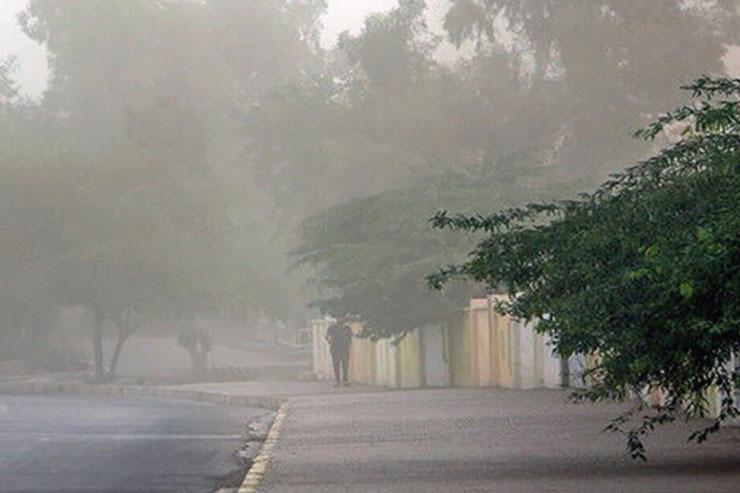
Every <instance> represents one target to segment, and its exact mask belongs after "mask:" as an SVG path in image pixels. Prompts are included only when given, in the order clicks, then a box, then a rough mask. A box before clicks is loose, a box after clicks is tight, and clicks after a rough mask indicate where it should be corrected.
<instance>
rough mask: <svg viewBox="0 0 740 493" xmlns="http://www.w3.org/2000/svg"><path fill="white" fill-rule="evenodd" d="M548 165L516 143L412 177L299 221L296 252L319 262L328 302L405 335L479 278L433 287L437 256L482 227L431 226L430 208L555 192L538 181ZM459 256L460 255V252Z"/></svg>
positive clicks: (333, 311)
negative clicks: (440, 289) (496, 154)
mask: <svg viewBox="0 0 740 493" xmlns="http://www.w3.org/2000/svg"><path fill="white" fill-rule="evenodd" d="M540 172H542V168H541V166H540V165H539V163H538V156H537V155H536V154H533V153H519V154H517V155H512V156H508V157H507V158H506V159H501V160H500V161H498V162H490V161H489V162H486V163H484V164H482V165H480V166H476V167H467V168H458V169H457V170H456V171H450V172H446V173H443V174H440V175H437V176H428V177H424V178H421V177H420V178H419V179H418V181H417V183H416V184H415V185H414V186H410V187H407V188H401V189H398V190H392V191H387V192H383V193H381V194H377V195H373V196H370V197H366V198H362V199H356V200H353V201H349V202H346V203H344V204H341V205H338V206H335V207H332V208H329V209H327V210H326V211H323V212H321V213H318V214H316V215H314V216H311V217H310V218H308V219H307V220H306V221H304V222H303V223H302V225H301V227H300V233H301V236H300V238H301V240H300V244H299V246H298V248H297V249H296V250H294V252H293V255H294V256H295V258H296V261H297V262H298V263H299V264H308V265H310V266H311V267H313V269H312V270H313V276H312V280H313V282H314V283H315V284H316V285H317V287H318V291H319V293H320V298H319V299H317V300H316V301H314V303H313V306H315V307H317V308H319V309H320V310H321V311H322V312H324V313H327V314H330V315H334V316H341V315H345V314H350V315H353V316H355V317H358V319H359V320H361V321H362V322H363V323H364V325H365V335H367V336H370V337H393V338H399V337H402V336H403V335H405V334H406V333H407V332H409V331H412V330H414V329H416V328H420V327H423V326H424V325H426V324H436V323H440V322H444V321H445V320H447V319H448V317H449V316H450V315H452V314H455V313H456V312H457V311H459V310H460V309H461V308H463V307H464V306H465V305H466V303H467V300H468V299H469V298H470V297H472V296H475V295H479V294H482V293H481V288H480V287H479V286H471V285H468V286H454V288H453V289H451V291H449V292H447V293H446V295H445V296H441V295H439V294H438V293H434V292H432V291H431V290H429V288H428V286H427V285H426V283H425V282H424V277H425V275H426V274H427V273H428V272H429V271H430V268H431V269H432V270H434V267H433V266H444V265H447V264H449V263H451V262H455V261H458V262H461V261H463V260H464V258H465V254H466V253H467V252H468V251H470V250H471V249H472V248H473V246H474V245H475V242H476V237H475V236H473V235H471V236H468V237H464V236H456V235H454V234H450V232H446V231H444V232H443V231H435V230H434V229H432V228H430V227H429V224H428V221H427V220H426V218H428V217H431V214H433V213H434V211H436V210H438V209H439V207H440V204H446V206H448V207H453V208H454V207H460V208H463V209H465V210H468V211H471V213H476V212H478V213H480V212H483V211H485V210H490V209H499V208H504V207H507V206H513V205H516V204H522V203H524V202H526V201H527V200H532V199H534V198H535V197H546V196H552V193H553V190H543V189H539V188H537V186H536V185H533V184H532V181H531V178H533V177H535V176H537V174H538V173H540ZM455 259H457V260H455Z"/></svg>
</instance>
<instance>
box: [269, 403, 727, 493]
mask: <svg viewBox="0 0 740 493" xmlns="http://www.w3.org/2000/svg"><path fill="white" fill-rule="evenodd" d="M565 397H566V394H565V393H564V392H559V391H545V390H531V391H506V390H470V389H469V390H466V389H455V390H426V391H396V392H384V393H367V394H360V393H350V394H343V393H336V392H331V391H330V392H328V393H327V394H325V395H311V396H302V397H296V398H294V400H293V403H292V405H291V408H290V410H289V412H288V415H287V418H286V419H285V421H284V422H283V427H282V432H281V434H280V437H279V439H278V442H277V446H276V447H275V449H274V456H273V458H272V462H271V463H270V466H269V467H268V469H267V474H266V476H265V478H264V481H263V483H262V489H261V490H260V491H264V492H270V493H283V492H285V493H299V492H300V493H303V492H317V491H320V492H337V493H339V492H358V491H359V492H368V493H370V492H373V493H374V492H424V493H426V492H445V493H447V492H468V491H470V492H478V491H491V492H541V491H562V492H568V493H573V492H670V493H679V492H692V493H695V492H723V491H726V492H738V491H740V429H729V430H726V431H724V432H722V433H721V434H720V435H719V436H715V437H713V438H712V439H711V440H710V441H709V442H708V443H706V444H703V445H700V446H697V445H694V444H686V436H687V435H688V428H685V427H673V428H671V429H668V430H661V432H659V433H657V434H656V436H655V437H654V439H653V440H651V441H650V442H649V449H648V452H649V454H650V457H651V459H650V461H649V462H648V463H647V464H643V463H640V462H635V461H632V460H630V459H628V458H626V457H625V455H624V445H623V441H622V438H621V437H619V436H617V435H614V434H604V433H600V430H601V429H602V428H603V426H604V425H605V423H606V422H607V420H608V419H609V418H610V417H613V416H615V413H616V412H617V407H616V406H591V405H583V406H575V405H566V404H565V401H566V399H565Z"/></svg>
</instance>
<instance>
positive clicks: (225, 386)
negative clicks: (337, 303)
mask: <svg viewBox="0 0 740 493" xmlns="http://www.w3.org/2000/svg"><path fill="white" fill-rule="evenodd" d="M166 388H171V389H178V390H196V391H202V392H213V393H216V394H226V395H230V396H238V397H298V396H306V395H338V394H357V393H367V392H373V393H377V392H382V390H383V389H381V388H379V387H370V386H368V385H357V384H353V385H350V386H347V387H339V388H335V387H332V384H330V383H328V382H295V381H250V382H219V383H193V384H184V385H168V386H166Z"/></svg>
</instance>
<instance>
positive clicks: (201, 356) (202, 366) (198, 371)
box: [190, 348, 208, 377]
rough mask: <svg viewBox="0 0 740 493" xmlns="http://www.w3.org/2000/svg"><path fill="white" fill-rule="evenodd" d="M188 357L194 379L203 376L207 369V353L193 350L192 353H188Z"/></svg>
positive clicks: (196, 349)
mask: <svg viewBox="0 0 740 493" xmlns="http://www.w3.org/2000/svg"><path fill="white" fill-rule="evenodd" d="M190 357H191V358H192V361H193V375H195V376H196V377H202V376H203V375H205V374H206V371H207V369H208V368H207V367H208V353H207V352H205V351H203V350H201V349H199V348H195V349H194V350H193V351H190Z"/></svg>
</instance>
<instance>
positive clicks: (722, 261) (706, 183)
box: [430, 78, 740, 458]
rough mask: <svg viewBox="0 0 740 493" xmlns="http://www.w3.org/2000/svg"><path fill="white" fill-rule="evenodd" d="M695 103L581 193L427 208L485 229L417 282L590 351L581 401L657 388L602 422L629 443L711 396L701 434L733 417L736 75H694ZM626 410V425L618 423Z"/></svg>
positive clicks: (634, 446)
mask: <svg viewBox="0 0 740 493" xmlns="http://www.w3.org/2000/svg"><path fill="white" fill-rule="evenodd" d="M687 89H688V90H689V91H690V92H691V93H692V94H693V95H694V96H695V97H696V98H697V100H696V101H694V102H692V104H690V105H688V106H685V107H681V108H680V109H679V110H677V111H675V112H673V113H669V114H667V115H665V116H663V117H660V118H659V119H658V120H656V122H655V123H653V124H651V125H650V126H648V127H647V128H646V129H645V130H643V131H641V132H640V133H639V135H640V136H643V137H645V138H647V139H654V138H656V137H658V136H659V135H661V134H662V133H663V132H664V131H666V130H672V129H675V128H676V127H678V128H679V129H681V130H682V138H681V139H680V140H679V141H678V142H677V143H675V144H673V145H670V146H668V147H666V148H665V149H664V150H662V151H660V152H659V153H658V154H657V155H655V156H654V157H651V158H649V159H648V160H646V161H644V162H641V163H638V164H637V165H635V166H633V167H630V168H627V169H626V170H625V171H624V172H621V173H618V174H616V175H614V176H613V177H612V178H611V179H610V180H609V181H607V182H605V183H604V184H603V185H602V186H601V187H600V188H598V189H597V190H596V191H595V192H593V193H588V194H584V195H582V196H580V197H579V198H578V199H575V200H571V201H563V202H539V203H533V204H531V205H528V206H526V207H520V208H512V209H508V210H505V211H503V212H499V213H495V214H492V215H490V216H471V215H465V214H461V215H457V214H455V215H451V214H449V213H447V212H441V213H439V214H438V215H437V216H436V217H435V219H434V223H435V225H436V226H438V227H442V228H448V229H455V230H461V231H462V232H465V233H466V234H467V233H469V232H475V231H477V232H481V233H484V234H486V235H487V237H486V238H485V239H484V240H483V241H481V242H480V243H479V244H478V246H477V247H476V248H475V250H473V253H472V254H471V257H470V259H469V260H468V261H466V262H463V263H461V264H458V265H456V266H452V267H450V268H448V269H444V270H442V271H440V272H439V273H437V274H434V275H432V276H431V277H430V282H431V284H432V285H433V286H435V287H437V288H441V287H442V286H443V285H444V284H445V283H446V282H447V281H448V280H449V279H452V278H457V277H463V278H468V279H472V280H475V281H479V282H483V283H485V285H486V286H487V287H488V288H489V289H491V290H495V289H501V288H503V289H505V290H506V291H507V292H508V293H510V296H511V297H512V301H511V303H510V304H507V305H504V306H502V307H501V310H502V311H504V312H506V313H508V314H510V315H512V316H514V317H519V318H523V319H527V320H531V319H537V320H539V322H538V325H537V330H538V331H540V332H544V333H547V334H549V335H550V337H551V339H552V340H553V341H554V343H555V350H556V351H557V352H558V353H559V354H561V355H562V356H566V357H567V356H569V355H571V354H574V353H581V354H589V353H592V354H598V355H599V358H598V361H597V363H596V365H595V367H594V368H593V369H592V370H590V372H589V373H590V375H591V376H592V377H593V378H592V382H593V385H591V386H590V387H588V388H586V389H584V390H583V391H579V392H577V394H576V396H577V397H578V398H579V399H582V400H590V401H602V400H612V399H617V400H623V399H626V398H628V397H629V395H630V392H634V393H640V392H642V391H643V389H648V390H652V389H659V390H662V391H664V392H666V395H667V399H666V402H665V403H664V404H660V405H656V406H652V407H648V406H647V405H646V404H644V403H642V402H639V403H637V404H636V405H635V406H634V407H633V408H632V409H631V410H630V411H629V412H627V413H625V414H624V415H622V416H619V417H618V418H617V419H615V420H614V421H613V422H612V424H611V425H610V426H609V429H613V430H616V431H622V432H624V433H625V434H626V437H627V444H628V447H629V450H630V453H631V454H632V456H633V457H641V458H644V457H645V449H644V446H643V444H642V441H641V438H642V437H643V435H644V434H646V433H648V432H649V431H650V430H652V429H653V428H654V426H656V425H659V424H663V423H667V422H672V421H674V420H676V419H677V418H678V417H680V416H682V415H683V414H684V413H686V414H688V415H689V416H703V415H704V414H705V413H706V411H707V406H708V395H709V394H708V391H709V390H710V388H711V387H712V386H715V387H716V388H718V389H719V391H720V397H721V408H720V410H719V416H718V417H717V418H716V419H713V421H712V422H711V424H710V425H709V426H707V427H706V428H704V429H700V430H699V431H697V432H696V433H694V434H693V435H692V436H691V438H694V439H698V441H703V440H704V439H706V438H707V436H708V434H709V433H712V432H714V431H717V429H719V426H720V424H721V423H722V422H723V421H725V420H727V419H729V418H732V417H737V416H739V415H740V412H739V411H738V407H737V402H736V399H735V398H736V394H735V391H736V389H737V387H738V384H740V375H739V374H738V372H737V371H736V370H735V369H734V368H729V367H728V362H729V361H730V358H731V357H732V355H733V354H735V353H737V352H738V351H740V330H738V328H739V327H740V311H739V309H738V307H740V235H739V234H738V232H739V231H740V213H739V212H738V208H737V204H738V202H739V201H740V80H729V79H723V78H719V79H710V78H702V79H699V80H698V81H696V82H695V83H694V84H692V85H691V86H689V87H687ZM632 418H635V420H636V423H635V422H634V421H631V419H632Z"/></svg>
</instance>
